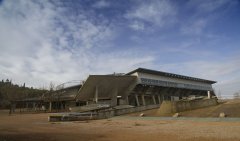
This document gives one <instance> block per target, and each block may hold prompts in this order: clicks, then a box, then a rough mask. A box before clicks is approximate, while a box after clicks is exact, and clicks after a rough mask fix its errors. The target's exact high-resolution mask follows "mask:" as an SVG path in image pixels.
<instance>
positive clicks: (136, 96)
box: [135, 95, 140, 106]
mask: <svg viewBox="0 0 240 141" xmlns="http://www.w3.org/2000/svg"><path fill="white" fill-rule="evenodd" d="M135 99H136V103H137V106H140V104H139V101H138V95H135Z"/></svg>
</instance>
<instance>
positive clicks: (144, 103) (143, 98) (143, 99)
mask: <svg viewBox="0 0 240 141" xmlns="http://www.w3.org/2000/svg"><path fill="white" fill-rule="evenodd" d="M141 97H142V103H143V105H144V106H145V105H146V102H145V97H144V95H141Z"/></svg>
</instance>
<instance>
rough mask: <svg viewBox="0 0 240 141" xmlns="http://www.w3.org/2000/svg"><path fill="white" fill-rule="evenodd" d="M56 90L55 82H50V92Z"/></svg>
mask: <svg viewBox="0 0 240 141" xmlns="http://www.w3.org/2000/svg"><path fill="white" fill-rule="evenodd" d="M54 88H55V85H54V83H53V82H50V84H49V90H50V91H53V90H54Z"/></svg>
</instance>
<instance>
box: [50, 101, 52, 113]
mask: <svg viewBox="0 0 240 141" xmlns="http://www.w3.org/2000/svg"><path fill="white" fill-rule="evenodd" d="M49 111H50V112H52V102H49Z"/></svg>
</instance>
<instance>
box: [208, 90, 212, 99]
mask: <svg viewBox="0 0 240 141" xmlns="http://www.w3.org/2000/svg"><path fill="white" fill-rule="evenodd" d="M207 94H208V98H209V99H210V98H211V93H210V91H207Z"/></svg>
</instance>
